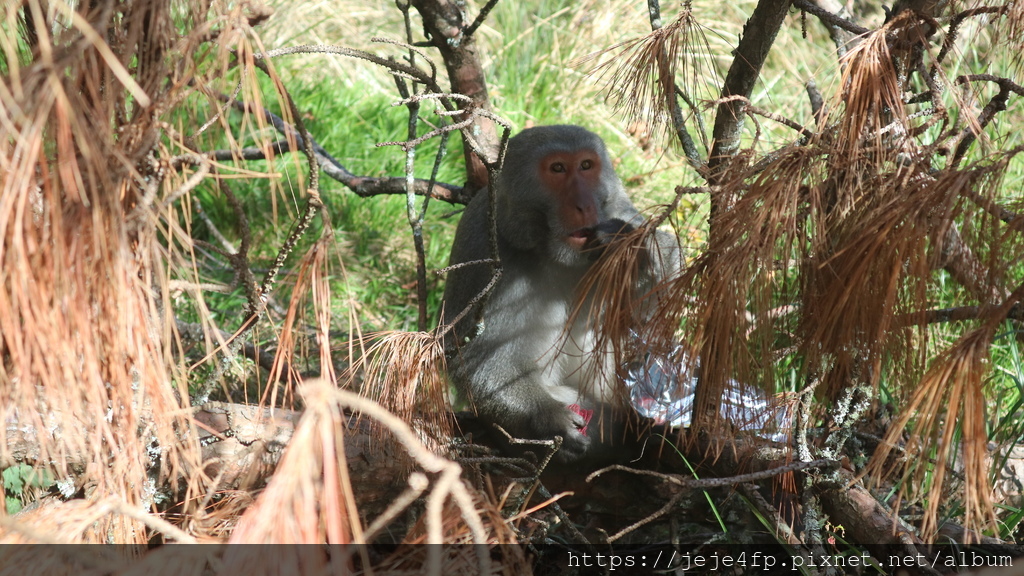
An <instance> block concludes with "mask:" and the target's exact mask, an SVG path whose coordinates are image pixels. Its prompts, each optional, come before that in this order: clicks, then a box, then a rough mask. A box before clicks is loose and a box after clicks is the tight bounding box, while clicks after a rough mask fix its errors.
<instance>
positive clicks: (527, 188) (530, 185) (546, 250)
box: [498, 126, 632, 268]
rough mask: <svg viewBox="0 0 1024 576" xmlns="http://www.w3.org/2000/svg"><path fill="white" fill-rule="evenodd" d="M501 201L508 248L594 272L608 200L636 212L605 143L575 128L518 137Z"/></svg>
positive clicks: (501, 222)
mask: <svg viewBox="0 0 1024 576" xmlns="http://www.w3.org/2000/svg"><path fill="white" fill-rule="evenodd" d="M498 195H499V210H498V231H499V234H500V235H501V237H502V239H503V240H504V241H505V242H506V243H507V244H508V245H510V246H512V247H514V248H515V249H516V250H519V251H521V252H524V253H527V252H529V253H534V254H535V255H536V256H539V257H541V258H542V259H543V260H542V261H546V262H550V263H553V264H557V265H560V266H566V267H573V268H577V267H585V266H589V265H590V263H591V262H593V260H594V259H595V254H599V253H600V248H602V247H603V246H604V244H606V243H607V238H608V231H607V230H605V229H604V228H606V226H604V224H605V222H606V220H608V219H609V213H610V212H609V211H610V210H613V208H614V207H613V206H610V205H609V203H610V202H611V199H614V198H620V200H621V201H622V203H623V205H624V206H627V207H628V208H629V209H630V210H632V204H630V203H629V200H628V198H626V196H625V192H624V191H623V190H622V184H621V183H620V182H619V179H618V176H616V175H615V171H614V170H613V169H612V167H611V161H610V160H609V158H608V153H607V151H606V150H605V146H604V143H603V142H602V141H601V139H600V138H599V137H598V136H597V135H596V134H593V133H591V132H589V131H587V130H585V129H583V128H580V127H578V126H540V127H535V128H529V129H527V130H524V131H523V132H521V133H520V134H519V135H518V136H516V137H515V138H513V139H512V140H511V141H510V142H509V146H508V151H507V153H506V155H505V164H504V166H503V167H502V171H501V175H500V176H499V181H498ZM616 229H618V228H616ZM595 250H596V251H595ZM537 252H540V253H541V254H537Z"/></svg>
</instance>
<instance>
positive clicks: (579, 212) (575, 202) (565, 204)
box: [536, 149, 603, 253]
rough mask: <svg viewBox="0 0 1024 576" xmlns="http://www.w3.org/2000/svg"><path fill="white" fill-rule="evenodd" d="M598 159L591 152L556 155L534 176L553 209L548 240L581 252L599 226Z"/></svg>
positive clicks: (547, 156)
mask: <svg viewBox="0 0 1024 576" xmlns="http://www.w3.org/2000/svg"><path fill="white" fill-rule="evenodd" d="M602 168H603V163H602V161H601V156H600V155H599V154H598V153H597V152H596V151H594V150H590V149H583V150H576V151H572V152H566V151H558V152H551V153H549V154H545V155H544V156H542V157H541V158H540V161H539V162H538V163H537V167H536V170H537V174H538V175H539V176H540V181H541V183H542V185H543V188H544V192H545V193H546V194H547V195H548V196H549V200H550V203H551V205H552V209H551V210H550V211H549V212H548V214H549V227H550V229H551V232H552V234H551V240H553V241H554V242H559V243H563V244H565V245H566V246H567V247H568V248H569V249H570V250H571V251H572V252H577V253H578V252H581V251H582V250H583V247H584V246H585V245H586V244H587V242H588V241H590V240H591V239H592V238H593V237H594V230H595V229H596V228H597V225H598V224H599V223H600V221H601V219H600V215H599V210H598V208H599V205H600V204H599V200H598V196H599V192H600V191H601V187H602V185H603V183H602V180H601V172H602Z"/></svg>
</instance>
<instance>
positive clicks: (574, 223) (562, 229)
mask: <svg viewBox="0 0 1024 576" xmlns="http://www.w3.org/2000/svg"><path fill="white" fill-rule="evenodd" d="M494 186H495V192H496V209H497V215H496V218H497V242H498V253H499V258H500V261H501V269H502V275H501V277H500V279H499V281H498V282H497V284H496V285H495V286H494V287H493V289H492V291H491V293H490V295H489V297H487V298H486V299H485V300H484V301H483V302H484V303H483V306H484V308H483V311H482V315H478V314H477V312H479V310H474V311H473V312H472V313H469V314H467V315H465V316H464V317H463V319H462V320H461V321H460V322H459V324H458V325H457V326H456V327H455V330H454V334H453V335H451V336H449V337H448V339H447V340H446V348H447V349H448V352H449V356H450V358H449V376H450V377H451V379H452V381H453V383H454V385H455V387H456V389H457V391H458V392H459V394H460V395H461V396H462V398H463V399H464V400H466V401H467V402H468V403H469V404H470V405H471V406H472V407H473V409H475V410H476V412H477V414H478V415H479V417H480V418H481V419H482V420H484V421H485V422H487V423H494V424H498V425H500V426H501V427H502V428H504V429H505V430H506V431H507V432H508V433H510V434H511V435H512V436H513V437H514V438H527V439H543V440H550V439H552V438H554V437H555V436H561V437H562V439H563V443H562V447H561V450H560V451H559V452H558V453H557V454H556V455H555V458H556V460H560V461H562V462H571V461H575V460H578V459H580V458H583V457H587V456H591V455H595V454H598V455H599V454H601V453H602V452H604V451H605V450H604V448H607V447H608V445H609V444H610V443H613V442H615V441H616V440H615V435H616V434H617V433H619V432H621V430H618V428H621V424H622V422H623V418H622V416H623V414H626V413H628V412H630V411H629V410H628V409H626V410H625V411H622V407H621V406H617V405H616V403H615V402H614V399H615V398H616V397H623V396H618V395H617V393H616V386H618V384H616V370H615V366H614V365H613V363H614V360H613V358H612V353H611V350H610V349H607V350H596V349H595V348H596V345H595V340H596V333H595V328H596V327H595V326H594V325H593V324H594V323H595V322H599V321H600V319H599V318H594V317H593V316H594V315H592V314H590V313H589V308H590V303H589V298H587V297H584V299H583V302H584V304H583V308H582V309H581V310H580V311H579V312H578V313H577V314H576V315H573V309H574V307H575V306H577V305H578V304H579V302H580V301H581V300H580V298H581V296H580V294H578V286H579V284H580V280H581V279H582V278H583V276H584V275H585V274H586V273H587V270H588V269H589V268H590V267H591V265H593V263H594V262H595V260H597V257H598V256H599V255H600V252H601V251H602V248H603V247H604V246H605V245H607V244H608V243H609V242H610V241H611V240H612V239H613V238H614V237H615V235H616V234H620V233H626V232H629V231H631V230H634V229H635V227H637V226H639V225H640V224H641V223H642V222H643V218H642V217H641V215H640V213H639V212H637V210H636V208H635V207H634V206H633V203H632V202H631V201H630V200H629V198H628V197H627V196H626V192H625V190H624V188H623V186H622V183H621V182H620V180H619V178H618V176H617V175H616V174H615V170H614V169H613V168H612V162H611V160H610V158H609V157H608V151H607V149H606V148H605V144H604V142H603V141H602V140H601V138H600V137H598V136H597V135H596V134H593V133H592V132H589V131H588V130H586V129H584V128H581V127H579V126H539V127H535V128H529V129H526V130H524V131H522V132H521V133H520V134H519V135H517V136H516V137H514V138H512V139H511V140H510V141H509V144H508V151H507V153H506V155H505V162H504V166H503V168H502V170H501V172H500V174H499V175H498V178H497V181H496V182H495V183H494ZM489 204H490V202H489V198H488V194H487V192H486V191H481V192H480V193H479V194H477V195H476V196H475V197H474V198H473V200H472V201H471V202H470V203H469V205H468V206H467V208H466V210H465V213H464V214H463V216H462V220H461V222H460V223H459V226H458V231H457V232H456V234H455V243H454V246H453V248H452V254H451V261H450V264H451V265H455V264H461V263H467V262H474V261H478V260H487V259H488V258H490V257H491V252H490V236H489V229H490V224H489V220H488V218H489V210H490V206H489ZM648 238H649V239H648V246H647V252H648V254H647V255H646V257H644V258H642V259H641V262H642V263H643V264H642V266H643V268H644V269H643V270H641V274H640V277H641V278H643V281H642V282H641V283H640V284H641V285H638V286H635V287H633V290H634V293H635V294H636V296H637V297H642V296H643V295H644V294H645V293H647V292H648V291H649V290H650V288H651V287H652V286H654V285H655V284H656V283H657V282H659V281H661V280H662V279H664V278H665V277H666V276H668V275H669V274H672V273H673V272H675V271H677V270H678V269H679V266H680V256H679V246H678V242H677V240H676V238H675V237H674V236H673V235H670V234H667V233H664V232H657V233H656V234H654V235H652V236H649V237H648ZM490 279H491V267H490V266H488V265H487V264H484V263H477V264H469V265H465V266H461V267H458V268H455V269H453V270H451V271H450V272H449V274H448V280H447V285H446V288H445V292H444V308H443V320H444V322H445V323H449V322H451V321H453V320H454V319H455V318H456V317H457V316H458V314H459V313H460V312H461V311H462V310H463V309H464V308H465V307H466V306H468V305H469V303H470V301H472V300H473V298H475V297H476V296H477V295H478V294H479V293H480V292H481V291H482V290H483V289H484V287H485V286H486V285H487V284H488V282H489V281H490ZM477 306H480V304H477ZM478 317H480V318H482V322H480V323H478V322H477V318H478ZM570 322H572V324H571V325H569V324H570ZM591 416H593V418H591ZM618 442H621V436H620V437H619V439H618ZM599 457H601V456H599Z"/></svg>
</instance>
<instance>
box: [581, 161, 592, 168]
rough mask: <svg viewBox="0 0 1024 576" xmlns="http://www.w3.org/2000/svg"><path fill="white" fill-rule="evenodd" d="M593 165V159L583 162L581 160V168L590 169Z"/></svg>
mask: <svg viewBox="0 0 1024 576" xmlns="http://www.w3.org/2000/svg"><path fill="white" fill-rule="evenodd" d="M593 167H594V162H593V161H591V160H584V161H583V162H580V168H582V169H584V170H590V169H591V168H593Z"/></svg>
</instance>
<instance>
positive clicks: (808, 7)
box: [793, 0, 871, 36]
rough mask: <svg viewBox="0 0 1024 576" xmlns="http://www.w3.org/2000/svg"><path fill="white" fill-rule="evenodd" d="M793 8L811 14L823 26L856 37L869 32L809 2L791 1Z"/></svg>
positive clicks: (807, 0)
mask: <svg viewBox="0 0 1024 576" xmlns="http://www.w3.org/2000/svg"><path fill="white" fill-rule="evenodd" d="M793 6H794V7H796V8H798V9H800V10H802V11H804V12H808V13H810V14H813V15H814V16H815V17H817V18H818V20H821V21H822V22H824V23H825V24H828V25H830V26H836V27H838V28H842V29H843V30H846V31H847V32H852V33H854V34H856V35H858V36H862V35H864V34H867V33H868V32H871V30H870V29H868V28H865V27H863V26H859V25H857V24H854V23H853V22H850V21H849V20H847V19H845V18H843V17H841V16H837V15H835V14H833V13H831V12H829V11H828V10H825V9H823V8H819V7H818V6H815V5H814V4H812V3H811V2H810V1H809V0H793Z"/></svg>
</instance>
